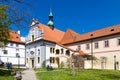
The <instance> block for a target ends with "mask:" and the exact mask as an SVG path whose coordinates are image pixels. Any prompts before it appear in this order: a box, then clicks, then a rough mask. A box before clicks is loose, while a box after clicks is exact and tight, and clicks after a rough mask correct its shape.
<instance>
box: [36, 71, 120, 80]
mask: <svg viewBox="0 0 120 80" xmlns="http://www.w3.org/2000/svg"><path fill="white" fill-rule="evenodd" d="M36 71H37V70H36ZM36 74H37V78H38V80H120V71H114V70H83V71H79V72H78V75H77V76H72V75H71V74H70V70H60V71H45V72H43V71H42V72H40V71H37V72H36Z"/></svg>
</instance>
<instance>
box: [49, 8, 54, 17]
mask: <svg viewBox="0 0 120 80" xmlns="http://www.w3.org/2000/svg"><path fill="white" fill-rule="evenodd" d="M49 16H53V14H52V9H51V8H50V14H49Z"/></svg>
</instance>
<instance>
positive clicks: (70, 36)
mask: <svg viewBox="0 0 120 80" xmlns="http://www.w3.org/2000/svg"><path fill="white" fill-rule="evenodd" d="M79 38H80V35H79V34H78V33H76V32H74V31H72V30H70V29H68V30H67V31H66V33H65V35H64V37H63V38H62V40H61V42H60V43H61V44H66V43H70V42H74V41H77V40H78V39H79Z"/></svg>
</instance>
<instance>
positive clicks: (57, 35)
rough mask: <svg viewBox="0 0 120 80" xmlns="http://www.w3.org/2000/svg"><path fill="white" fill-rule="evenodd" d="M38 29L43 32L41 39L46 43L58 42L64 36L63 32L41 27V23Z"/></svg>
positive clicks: (44, 26)
mask: <svg viewBox="0 0 120 80" xmlns="http://www.w3.org/2000/svg"><path fill="white" fill-rule="evenodd" d="M38 29H39V30H43V32H44V36H43V39H44V40H48V41H52V42H60V41H61V39H62V37H63V35H64V32H62V31H60V30H58V29H54V30H52V29H50V28H49V27H48V26H46V25H43V24H41V23H39V24H38Z"/></svg>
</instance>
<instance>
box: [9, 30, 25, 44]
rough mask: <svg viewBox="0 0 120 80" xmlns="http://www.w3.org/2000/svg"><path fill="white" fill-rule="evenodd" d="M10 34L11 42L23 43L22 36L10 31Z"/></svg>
mask: <svg viewBox="0 0 120 80" xmlns="http://www.w3.org/2000/svg"><path fill="white" fill-rule="evenodd" d="M9 34H10V39H9V41H13V42H19V43H23V42H22V41H21V39H20V35H19V34H18V33H17V32H14V31H12V30H10V32H9Z"/></svg>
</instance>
